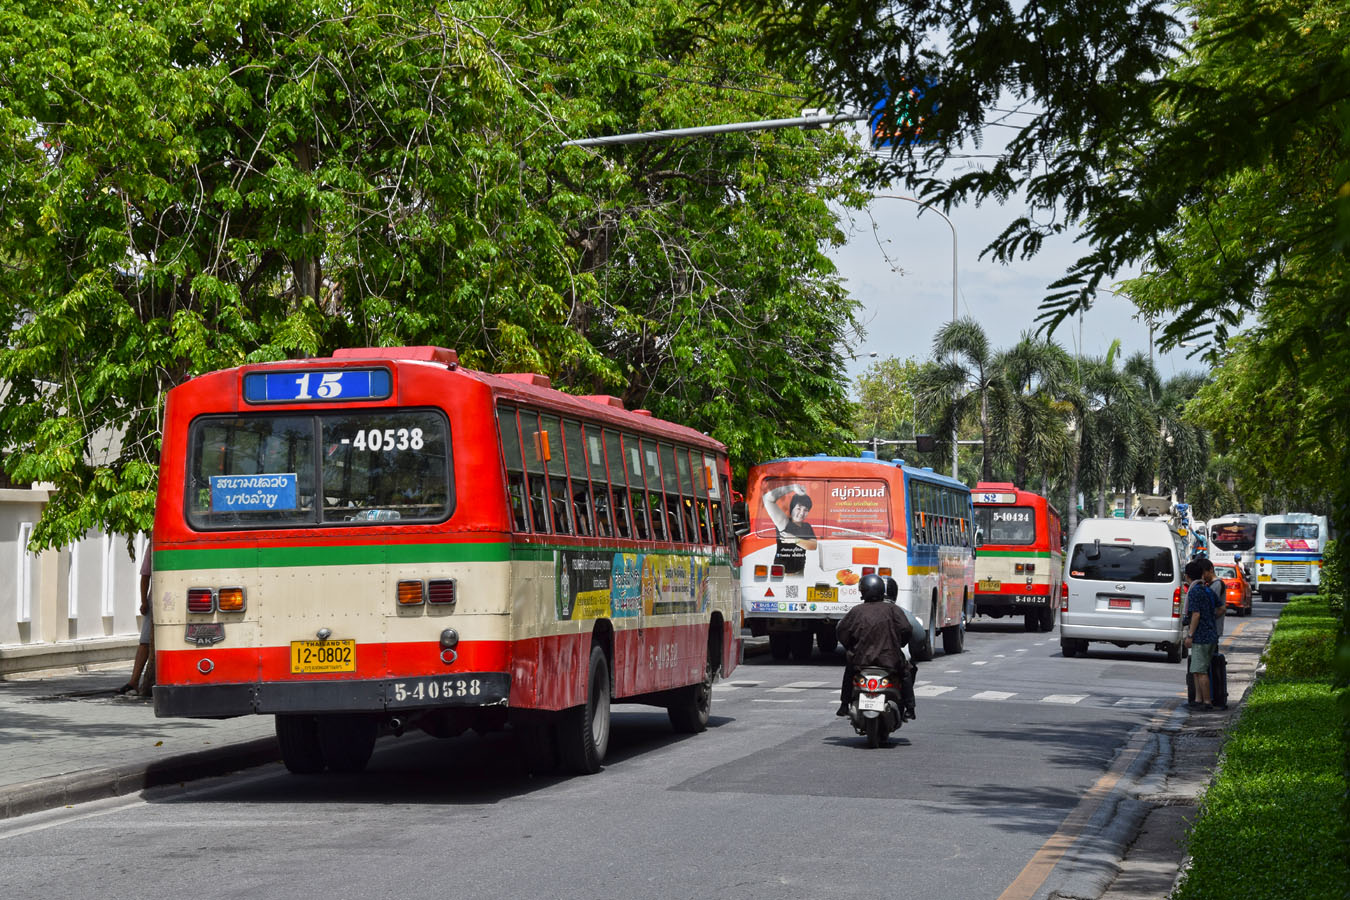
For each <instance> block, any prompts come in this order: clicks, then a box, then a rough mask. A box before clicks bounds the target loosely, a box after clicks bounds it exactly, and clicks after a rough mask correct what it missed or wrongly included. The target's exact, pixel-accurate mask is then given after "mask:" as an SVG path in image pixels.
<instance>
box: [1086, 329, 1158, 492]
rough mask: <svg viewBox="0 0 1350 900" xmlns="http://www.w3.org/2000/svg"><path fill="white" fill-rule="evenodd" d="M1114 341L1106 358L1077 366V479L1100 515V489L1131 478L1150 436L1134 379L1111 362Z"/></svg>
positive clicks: (1117, 343)
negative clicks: (1082, 404)
mask: <svg viewBox="0 0 1350 900" xmlns="http://www.w3.org/2000/svg"><path fill="white" fill-rule="evenodd" d="M1119 349H1120V341H1119V340H1117V341H1113V342H1112V344H1111V347H1110V349H1108V350H1107V352H1106V356H1105V357H1104V358H1102V359H1099V360H1088V361H1086V362H1085V363H1084V364H1083V366H1082V379H1083V381H1082V384H1083V389H1084V391H1085V393H1086V398H1085V400H1086V406H1087V409H1086V411H1085V415H1084V417H1083V423H1082V431H1083V434H1082V438H1081V441H1080V444H1079V473H1080V478H1081V480H1083V481H1084V482H1085V483H1086V484H1087V485H1089V486H1091V487H1092V488H1093V489H1094V490H1095V491H1096V493H1097V515H1099V516H1104V515H1106V491H1107V490H1108V489H1109V488H1111V487H1112V486H1115V485H1123V484H1126V483H1127V482H1129V481H1131V480H1132V479H1133V477H1134V475H1135V472H1136V470H1137V468H1138V461H1139V457H1140V456H1141V455H1142V454H1145V453H1146V451H1147V447H1148V446H1149V445H1150V443H1151V441H1152V439H1153V426H1152V424H1151V423H1150V422H1149V419H1148V415H1147V407H1146V404H1145V403H1144V402H1143V397H1142V394H1141V390H1140V385H1139V382H1137V381H1136V380H1135V379H1134V378H1132V377H1131V376H1130V375H1129V374H1127V373H1126V372H1124V371H1123V370H1121V369H1117V368H1116V365H1115V357H1116V353H1117V351H1119Z"/></svg>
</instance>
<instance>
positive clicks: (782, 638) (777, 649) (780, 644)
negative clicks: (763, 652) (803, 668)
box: [769, 631, 792, 662]
mask: <svg viewBox="0 0 1350 900" xmlns="http://www.w3.org/2000/svg"><path fill="white" fill-rule="evenodd" d="M791 653H792V635H791V634H789V633H788V632H786V631H770V632H769V655H770V656H772V657H773V658H774V660H775V661H777V662H782V661H783V660H785V659H787V658H788V656H790V655H791Z"/></svg>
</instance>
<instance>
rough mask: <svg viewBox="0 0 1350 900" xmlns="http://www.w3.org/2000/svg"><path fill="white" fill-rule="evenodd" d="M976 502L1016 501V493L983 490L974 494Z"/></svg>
mask: <svg viewBox="0 0 1350 900" xmlns="http://www.w3.org/2000/svg"><path fill="white" fill-rule="evenodd" d="M975 502H976V503H1016V502H1017V495H1016V494H1004V493H992V492H985V493H979V494H976V495H975Z"/></svg>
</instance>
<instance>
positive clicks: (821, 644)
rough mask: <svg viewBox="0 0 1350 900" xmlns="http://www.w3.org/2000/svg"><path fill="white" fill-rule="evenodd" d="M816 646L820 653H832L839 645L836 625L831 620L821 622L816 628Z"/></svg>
mask: <svg viewBox="0 0 1350 900" xmlns="http://www.w3.org/2000/svg"><path fill="white" fill-rule="evenodd" d="M816 647H817V649H819V650H820V652H821V653H825V654H829V653H833V652H834V651H835V650H836V649H838V647H839V636H838V626H837V625H836V624H835V623H834V622H833V621H828V622H821V623H820V625H819V627H818V628H817V629H816Z"/></svg>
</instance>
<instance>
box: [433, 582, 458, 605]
mask: <svg viewBox="0 0 1350 900" xmlns="http://www.w3.org/2000/svg"><path fill="white" fill-rule="evenodd" d="M427 601H428V602H430V603H454V602H455V579H453V578H437V579H434V580H432V581H428V582H427Z"/></svg>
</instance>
